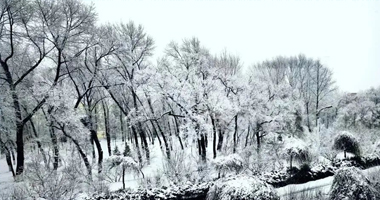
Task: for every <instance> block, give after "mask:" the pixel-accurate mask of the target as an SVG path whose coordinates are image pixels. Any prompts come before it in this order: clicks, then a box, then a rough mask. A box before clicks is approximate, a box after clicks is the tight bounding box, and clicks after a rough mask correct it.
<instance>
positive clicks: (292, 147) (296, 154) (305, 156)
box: [285, 139, 311, 169]
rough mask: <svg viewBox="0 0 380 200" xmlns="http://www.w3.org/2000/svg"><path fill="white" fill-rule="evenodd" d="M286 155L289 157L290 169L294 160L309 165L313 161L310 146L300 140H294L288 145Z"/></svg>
mask: <svg viewBox="0 0 380 200" xmlns="http://www.w3.org/2000/svg"><path fill="white" fill-rule="evenodd" d="M285 154H286V156H288V157H289V163H290V169H292V167H293V160H295V161H297V162H299V163H300V164H305V163H306V164H307V163H309V162H310V161H311V155H310V152H309V148H308V146H307V145H306V144H305V143H304V142H303V141H302V140H299V139H292V140H289V141H288V142H287V143H286V145H285Z"/></svg>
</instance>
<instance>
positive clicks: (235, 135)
mask: <svg viewBox="0 0 380 200" xmlns="http://www.w3.org/2000/svg"><path fill="white" fill-rule="evenodd" d="M237 120H238V116H237V115H235V132H234V148H233V153H236V145H237V144H236V143H237V141H236V137H237V130H238V126H237Z"/></svg>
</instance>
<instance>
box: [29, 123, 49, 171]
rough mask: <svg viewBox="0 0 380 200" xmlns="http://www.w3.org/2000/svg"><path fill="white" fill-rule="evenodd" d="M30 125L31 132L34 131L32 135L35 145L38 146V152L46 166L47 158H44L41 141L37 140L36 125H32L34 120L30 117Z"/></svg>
mask: <svg viewBox="0 0 380 200" xmlns="http://www.w3.org/2000/svg"><path fill="white" fill-rule="evenodd" d="M30 125H31V126H32V130H33V133H34V137H35V138H36V143H37V147H38V149H39V150H40V152H41V155H42V159H43V161H44V163H45V165H46V166H47V167H49V164H48V163H47V159H46V154H45V151H44V149H43V148H42V144H41V142H40V141H39V140H38V134H37V130H36V127H35V126H34V122H33V120H32V119H31V120H30Z"/></svg>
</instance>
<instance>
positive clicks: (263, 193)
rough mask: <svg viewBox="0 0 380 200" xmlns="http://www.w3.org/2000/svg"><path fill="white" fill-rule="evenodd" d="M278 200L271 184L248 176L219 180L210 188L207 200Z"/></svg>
mask: <svg viewBox="0 0 380 200" xmlns="http://www.w3.org/2000/svg"><path fill="white" fill-rule="evenodd" d="M253 199H254V200H276V199H279V197H278V195H277V194H276V192H275V190H274V189H273V187H272V186H270V185H269V184H267V183H265V182H263V181H261V180H259V179H257V178H255V177H248V176H234V177H229V178H225V179H219V180H218V181H216V182H215V184H214V185H213V186H211V187H210V189H209V191H208V193H207V200H253Z"/></svg>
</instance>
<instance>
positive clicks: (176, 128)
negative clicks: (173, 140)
mask: <svg viewBox="0 0 380 200" xmlns="http://www.w3.org/2000/svg"><path fill="white" fill-rule="evenodd" d="M174 123H175V130H176V135H177V137H178V141H179V144H180V145H181V149H182V150H183V143H182V139H181V136H180V135H179V124H178V119H177V117H174Z"/></svg>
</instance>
